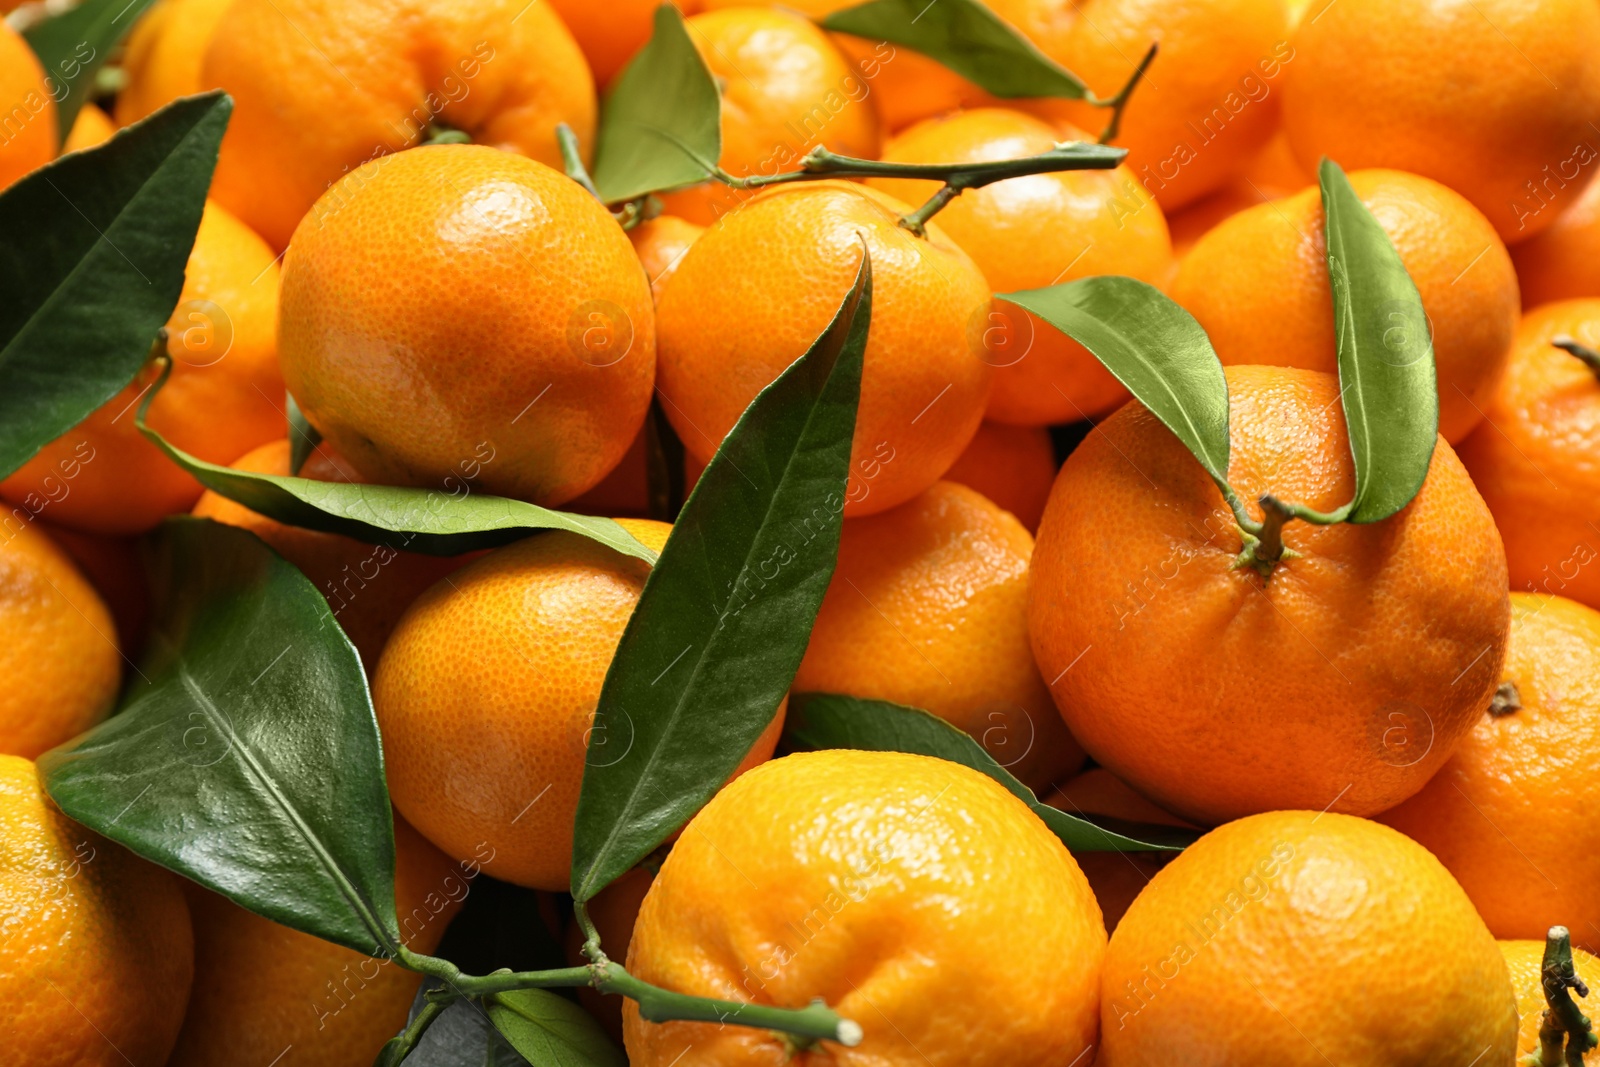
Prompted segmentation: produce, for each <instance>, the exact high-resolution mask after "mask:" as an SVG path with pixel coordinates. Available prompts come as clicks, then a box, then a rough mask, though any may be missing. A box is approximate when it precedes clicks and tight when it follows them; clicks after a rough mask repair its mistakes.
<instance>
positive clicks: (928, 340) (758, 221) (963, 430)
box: [656, 181, 990, 516]
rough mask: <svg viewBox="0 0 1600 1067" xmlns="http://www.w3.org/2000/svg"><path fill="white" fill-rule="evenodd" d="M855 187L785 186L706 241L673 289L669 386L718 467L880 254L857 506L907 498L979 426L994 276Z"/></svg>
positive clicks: (857, 450)
mask: <svg viewBox="0 0 1600 1067" xmlns="http://www.w3.org/2000/svg"><path fill="white" fill-rule="evenodd" d="M911 210H912V209H911V208H910V207H908V206H907V205H905V204H902V203H901V202H900V201H898V200H895V199H893V198H892V197H889V196H887V195H885V194H883V193H880V192H878V191H877V190H875V189H870V188H867V187H865V186H862V185H858V184H856V183H854V182H831V181H830V182H812V183H806V184H804V185H800V186H779V187H778V188H775V189H771V190H768V191H767V192H765V193H763V194H762V195H760V196H758V197H757V198H756V199H754V200H752V201H750V202H749V203H748V204H746V205H745V206H744V207H743V208H742V209H741V210H739V211H738V212H736V213H734V214H732V215H729V216H728V217H727V218H726V219H724V220H723V222H722V224H721V225H719V226H715V227H713V228H712V229H710V230H707V231H706V233H705V234H704V235H703V236H702V237H701V238H700V239H699V240H698V241H696V242H695V243H694V246H693V247H692V248H690V249H689V252H688V254H687V255H685V256H684V257H683V261H682V262H681V263H680V264H679V265H678V271H677V273H676V274H675V275H673V278H672V284H670V285H668V286H667V288H666V291H665V292H664V293H662V296H661V307H660V310H659V327H660V345H661V351H660V366H659V367H658V380H657V382H656V386H657V393H658V394H659V395H660V397H661V402H662V407H663V408H664V409H665V411H666V413H667V418H668V419H669V420H670V421H671V422H672V426H673V428H674V429H675V430H677V432H678V436H679V437H680V438H682V439H683V446H684V448H685V449H686V450H687V451H688V452H689V453H690V454H691V455H692V456H694V457H695V458H696V459H698V460H699V461H700V462H701V463H706V462H709V461H710V459H711V457H712V455H713V454H714V453H715V452H716V449H717V446H718V445H719V444H721V443H722V439H723V437H725V436H727V433H728V431H729V430H731V429H733V426H734V423H735V422H737V421H738V419H739V416H740V415H741V414H743V412H744V409H745V407H746V406H747V405H748V404H749V403H750V401H751V400H753V399H755V396H756V394H757V393H758V392H760V391H761V390H762V389H763V388H765V387H766V386H767V385H768V384H769V383H771V382H772V380H773V379H774V378H776V377H778V375H780V374H782V373H783V371H784V370H785V369H786V368H787V367H788V366H789V364H791V363H793V362H794V361H795V360H796V359H798V358H799V357H800V356H801V355H802V354H804V352H805V351H806V350H807V349H808V348H809V347H810V346H811V344H812V342H813V341H815V340H816V338H817V335H818V334H820V333H821V332H822V331H823V330H824V329H825V328H826V327H827V325H828V323H829V322H830V321H832V319H833V316H834V314H835V313H836V312H837V311H838V309H839V302H840V301H841V300H842V299H843V298H844V295H845V294H846V293H847V292H848V291H849V289H850V285H851V283H852V281H853V280H854V279H855V276H856V272H857V270H858V269H859V267H860V264H861V256H862V252H863V247H864V248H865V250H866V251H867V252H868V253H870V255H871V257H872V324H871V330H870V334H869V336H868V339H867V349H866V362H865V366H864V369H863V371H862V376H861V403H860V408H859V410H858V411H857V414H856V431H855V445H854V448H853V449H852V451H851V478H850V485H849V487H848V489H847V491H846V494H845V495H846V503H845V511H844V513H845V515H846V516H854V515H866V514H870V513H872V512H874V511H882V510H883V509H885V508H889V507H893V506H894V505H896V504H899V503H903V502H904V501H906V500H909V499H911V498H912V497H914V496H916V495H917V494H918V493H920V492H922V491H923V490H924V489H926V488H928V486H930V485H932V484H933V483H934V482H936V481H937V480H938V479H939V476H940V475H941V474H943V473H944V472H945V470H946V469H947V468H948V467H949V466H950V464H952V463H954V462H955V460H956V457H957V456H959V455H960V454H961V451H962V449H964V448H965V447H966V446H967V442H968V441H970V440H971V439H972V435H973V434H974V433H975V432H976V431H977V429H978V423H979V422H980V421H981V420H982V418H983V408H984V405H985V404H986V403H987V402H988V398H989V375H990V371H989V366H988V365H987V364H986V363H985V362H984V361H983V359H982V358H980V356H979V354H978V351H977V350H976V348H975V347H974V346H973V345H972V344H971V343H970V340H969V334H970V330H971V325H972V323H973V320H974V319H975V318H977V319H981V317H982V315H983V313H984V309H985V308H987V307H988V305H989V297H990V290H989V285H988V283H987V282H986V281H985V280H984V277H983V273H982V272H981V271H980V270H979V269H978V267H977V266H975V265H974V264H973V262H972V260H971V259H970V258H969V257H968V256H967V254H966V253H965V252H963V251H962V250H961V249H960V248H958V247H956V245H955V244H953V243H952V242H951V241H950V239H949V238H948V237H946V235H945V233H944V231H943V230H942V229H940V228H939V226H938V224H937V223H934V224H931V225H929V227H928V230H927V237H925V238H923V237H916V236H914V235H912V234H911V233H910V232H909V231H907V230H905V229H903V228H902V227H901V226H900V225H899V219H900V218H901V216H903V215H906V214H908V213H909V212H910V211H911Z"/></svg>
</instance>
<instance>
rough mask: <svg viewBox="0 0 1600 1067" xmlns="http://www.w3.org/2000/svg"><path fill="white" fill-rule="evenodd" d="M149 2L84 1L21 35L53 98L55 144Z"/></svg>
mask: <svg viewBox="0 0 1600 1067" xmlns="http://www.w3.org/2000/svg"><path fill="white" fill-rule="evenodd" d="M151 3H152V0H83V2H82V3H81V4H78V5H77V6H75V7H69V8H67V9H66V10H65V11H63V12H62V13H61V14H59V15H52V16H51V17H49V18H47V19H43V20H41V21H39V22H35V23H34V24H33V25H32V26H29V27H28V28H27V29H25V30H23V31H22V36H23V37H24V38H25V39H26V40H27V42H28V45H29V47H31V48H32V49H33V54H34V55H36V56H38V57H39V65H40V66H42V67H43V68H44V72H45V76H46V82H47V84H48V86H49V89H50V95H51V96H53V97H55V101H56V118H57V120H58V124H59V126H60V129H59V130H58V138H57V141H56V143H57V144H65V143H66V140H67V134H68V133H70V132H71V131H72V123H73V121H74V120H76V119H77V117H78V112H79V111H80V110H81V109H82V108H83V105H84V104H85V103H87V102H88V100H89V93H90V91H91V90H92V89H93V88H94V80H95V75H96V74H98V73H99V71H100V68H101V67H102V66H104V65H105V61H106V60H107V59H108V58H110V56H111V52H112V50H113V49H115V48H116V47H117V43H118V42H120V41H121V40H122V38H123V37H124V36H126V35H127V33H128V31H129V30H131V29H133V24H134V23H135V22H138V21H139V16H140V15H142V14H144V11H145V8H147V7H149V6H150V4H151Z"/></svg>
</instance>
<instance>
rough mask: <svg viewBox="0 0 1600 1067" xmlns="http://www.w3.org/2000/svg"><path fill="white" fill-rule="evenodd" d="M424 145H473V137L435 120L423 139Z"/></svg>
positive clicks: (464, 131)
mask: <svg viewBox="0 0 1600 1067" xmlns="http://www.w3.org/2000/svg"><path fill="white" fill-rule="evenodd" d="M422 143H423V144H424V145H433V144H471V143H472V135H471V134H470V133H468V132H467V131H466V130H458V129H456V128H455V127H454V126H446V125H445V124H444V123H442V122H439V121H437V120H435V121H434V122H433V123H431V124H430V125H429V126H428V128H427V130H426V131H425V133H424V136H423V138H422Z"/></svg>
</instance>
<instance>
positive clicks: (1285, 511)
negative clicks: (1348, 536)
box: [1233, 493, 1354, 578]
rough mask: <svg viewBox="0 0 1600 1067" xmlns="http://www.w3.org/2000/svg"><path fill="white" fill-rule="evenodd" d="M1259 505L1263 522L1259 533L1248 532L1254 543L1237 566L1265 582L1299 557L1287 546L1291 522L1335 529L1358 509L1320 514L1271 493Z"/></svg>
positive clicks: (1245, 551)
mask: <svg viewBox="0 0 1600 1067" xmlns="http://www.w3.org/2000/svg"><path fill="white" fill-rule="evenodd" d="M1257 503H1259V504H1260V505H1261V514H1262V521H1261V522H1260V523H1258V524H1257V526H1256V529H1254V530H1249V531H1248V532H1249V533H1251V534H1253V535H1254V540H1253V541H1246V542H1245V546H1244V549H1243V551H1241V552H1240V553H1239V558H1238V559H1237V560H1235V561H1234V564H1233V565H1234V566H1235V567H1250V568H1251V569H1253V570H1254V571H1255V572H1256V573H1257V574H1260V575H1261V577H1263V578H1270V577H1272V572H1273V570H1275V569H1276V568H1277V566H1278V564H1279V563H1281V562H1283V561H1284V560H1286V559H1293V558H1294V557H1295V556H1297V555H1298V554H1299V553H1297V552H1295V551H1294V549H1292V548H1289V547H1287V546H1286V545H1285V544H1284V543H1283V526H1284V524H1285V523H1287V522H1288V521H1289V520H1290V519H1299V520H1300V521H1302V522H1309V523H1314V524H1315V525H1317V526H1334V525H1337V524H1338V523H1341V522H1344V521H1345V519H1347V518H1349V517H1350V509H1351V507H1353V506H1354V505H1353V503H1351V504H1346V505H1344V507H1342V508H1338V509H1336V510H1334V511H1317V510H1316V509H1314V508H1308V507H1306V506H1305V505H1304V504H1293V503H1290V502H1288V501H1286V500H1279V499H1278V498H1277V497H1275V496H1273V495H1272V494H1271V493H1263V494H1261V497H1260V499H1259V500H1258V501H1257Z"/></svg>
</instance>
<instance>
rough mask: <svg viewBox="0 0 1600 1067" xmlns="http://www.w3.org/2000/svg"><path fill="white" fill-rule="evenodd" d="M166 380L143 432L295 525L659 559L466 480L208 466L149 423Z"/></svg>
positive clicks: (213, 486) (392, 543)
mask: <svg viewBox="0 0 1600 1067" xmlns="http://www.w3.org/2000/svg"><path fill="white" fill-rule="evenodd" d="M164 381H165V372H163V376H162V380H161V381H160V382H157V384H156V385H155V387H154V388H152V389H151V390H150V391H149V392H148V393H146V394H145V399H144V400H143V401H142V402H141V403H140V405H139V413H138V415H137V416H135V419H136V422H137V425H138V427H139V431H140V432H141V433H143V434H144V435H145V437H146V438H148V439H149V441H150V442H151V443H152V444H154V445H155V446H156V447H157V448H159V449H161V451H163V452H165V453H166V454H167V457H168V458H169V459H171V460H172V461H173V462H174V463H176V464H177V465H178V466H180V467H182V468H183V469H184V470H186V471H188V472H189V473H190V474H191V475H193V476H194V480H195V481H197V482H199V483H200V484H201V485H203V486H205V487H206V488H207V489H210V490H211V491H212V492H215V493H219V494H221V495H222V496H225V497H227V498H228V499H229V500H232V501H233V502H234V503H236V504H243V505H244V506H245V507H247V508H249V509H250V510H251V511H254V512H258V513H260V514H262V515H265V516H267V517H268V518H271V519H276V520H277V521H279V522H281V523H285V524H287V525H289V526H300V527H304V528H305V529H308V530H321V531H323V532H324V533H336V534H343V535H344V536H346V537H350V538H354V539H355V540H357V541H366V542H369V543H371V544H381V545H388V546H389V547H390V548H394V549H400V550H403V551H408V552H422V553H426V554H428V555H433V556H455V555H459V554H460V553H462V552H470V551H473V550H474V549H479V548H494V547H496V546H498V545H505V544H510V543H511V542H512V541H520V540H521V539H522V538H524V537H526V536H528V534H530V533H533V532H535V531H539V530H570V531H571V532H573V533H576V534H582V535H583V536H584V537H588V538H591V539H593V540H595V541H598V542H600V543H601V544H602V545H605V546H606V547H607V548H613V549H616V550H617V551H618V552H621V553H622V554H623V555H625V556H633V557H634V558H636V559H642V560H644V561H645V562H647V563H653V562H655V558H656V556H655V553H654V552H652V551H650V549H648V548H646V547H645V546H644V545H642V544H640V543H639V541H638V540H637V539H636V538H635V537H634V536H633V535H632V534H630V533H629V532H628V531H627V530H624V529H623V528H622V527H621V526H619V525H618V524H617V523H616V521H615V520H612V519H605V518H599V517H597V516H592V515H572V514H568V513H567V512H565V511H552V510H550V509H549V508H541V507H539V506H538V505H537V504H529V503H527V502H525V501H522V500H511V499H508V498H506V497H503V496H485V495H481V494H476V493H473V492H472V491H471V489H470V487H469V486H468V484H467V482H466V481H464V480H463V481H462V482H461V483H460V484H459V485H458V486H457V487H456V488H455V489H452V490H451V491H449V492H445V491H441V490H436V489H411V488H404V487H400V486H392V485H362V484H359V483H353V482H322V481H317V480H315V479H313V478H294V477H288V476H285V475H281V474H258V473H256V472H254V471H241V470H234V469H233V468H232V467H222V466H218V465H217V464H215V463H207V462H206V461H205V460H203V459H200V458H198V457H196V456H191V455H190V454H189V453H187V452H185V451H183V450H182V449H179V448H177V447H176V446H174V445H173V444H171V443H170V442H168V441H167V440H166V439H165V438H163V437H162V436H161V435H160V434H159V433H157V432H156V431H155V430H152V429H151V428H150V427H149V426H148V425H147V424H146V423H145V414H146V412H147V411H148V410H149V408H150V403H151V401H152V400H154V399H155V397H156V394H157V393H158V392H159V391H160V389H161V384H162V382H164Z"/></svg>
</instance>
